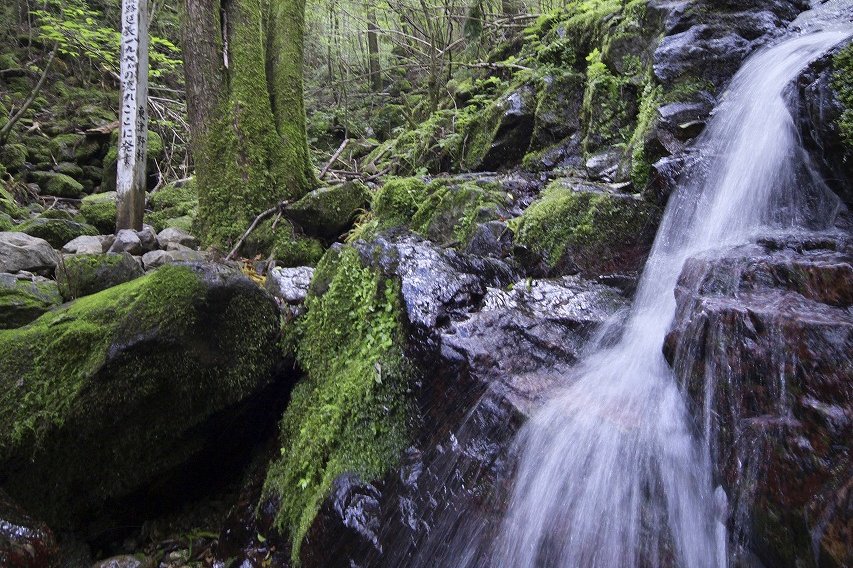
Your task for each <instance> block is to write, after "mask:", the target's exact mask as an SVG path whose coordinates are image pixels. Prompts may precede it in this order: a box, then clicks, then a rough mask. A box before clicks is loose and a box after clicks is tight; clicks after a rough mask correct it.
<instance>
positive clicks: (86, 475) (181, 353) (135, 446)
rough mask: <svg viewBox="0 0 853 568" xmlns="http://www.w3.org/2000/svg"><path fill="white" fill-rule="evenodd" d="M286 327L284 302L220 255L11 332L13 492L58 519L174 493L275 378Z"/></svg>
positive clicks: (7, 393) (0, 474)
mask: <svg viewBox="0 0 853 568" xmlns="http://www.w3.org/2000/svg"><path fill="white" fill-rule="evenodd" d="M278 334H279V316H278V310H277V308H276V305H275V302H274V300H273V299H272V298H271V297H270V296H269V295H268V294H267V293H266V292H264V291H263V290H262V289H261V288H259V287H258V286H256V285H255V284H253V283H252V282H250V281H249V280H248V279H246V278H245V277H243V276H242V275H240V274H239V273H236V272H234V271H232V270H230V269H226V268H224V267H220V266H217V265H194V266H166V267H163V268H161V269H159V270H157V271H155V272H153V273H151V274H149V275H147V276H144V277H142V278H138V279H136V280H134V281H132V282H128V283H126V284H122V285H120V286H116V287H113V288H109V289H108V290H105V291H103V292H100V293H98V294H95V295H92V296H87V297H85V298H81V299H79V300H76V301H75V302H72V303H70V304H67V305H65V306H63V307H61V308H58V309H57V310H55V311H52V312H50V313H47V314H45V315H44V316H42V317H41V318H39V319H38V320H36V321H34V322H33V323H31V324H30V325H27V326H25V327H23V328H19V329H16V330H7V331H0V386H2V388H0V480H2V482H3V485H4V488H5V489H6V490H7V491H8V492H9V493H10V494H11V495H12V496H13V497H14V498H15V499H16V500H18V501H19V502H20V503H21V504H22V505H23V506H24V507H26V508H27V510H30V511H33V512H34V513H35V514H38V515H39V516H41V517H42V518H44V519H45V520H47V521H48V522H49V523H51V526H53V527H56V528H59V527H69V526H71V525H75V526H76V528H80V527H81V524H80V523H81V521H85V520H86V519H88V520H91V519H93V518H95V517H96V515H97V514H98V513H99V512H101V511H102V508H103V507H108V505H107V504H108V503H111V504H112V505H111V507H112V508H115V507H116V503H120V502H121V500H122V499H124V498H127V497H129V496H131V495H134V494H137V492H139V491H144V492H145V499H146V500H153V499H157V497H158V496H160V495H162V493H164V492H166V493H168V492H169V491H170V487H168V486H164V484H162V483H158V481H162V480H164V479H166V478H168V479H171V480H172V481H176V482H177V481H178V480H176V479H175V477H174V476H178V477H179V478H180V477H181V475H183V476H184V477H187V476H193V475H197V473H194V472H192V471H191V470H190V469H188V468H187V464H190V463H192V460H193V459H194V457H196V456H198V455H199V454H200V453H202V452H203V451H204V449H205V446H206V445H210V444H216V443H218V440H219V438H220V437H221V436H222V435H223V433H224V431H225V430H227V429H228V428H230V427H231V426H230V425H228V426H226V425H224V424H222V421H219V422H217V421H216V420H214V418H215V416H216V413H219V412H223V411H225V410H226V409H229V408H233V407H234V405H237V404H239V403H241V402H242V401H245V400H246V398H247V397H249V396H250V395H252V394H253V393H257V392H258V390H259V389H261V388H264V387H265V386H266V385H268V384H269V382H270V380H271V376H272V370H273V367H274V365H275V364H276V362H277V359H278V356H277V354H276V353H277V338H278ZM226 422H227V421H226ZM211 467H218V466H216V465H214V466H211ZM181 472H184V473H183V474H182V473H181ZM184 481H186V479H185V480H184ZM167 485H168V484H167Z"/></svg>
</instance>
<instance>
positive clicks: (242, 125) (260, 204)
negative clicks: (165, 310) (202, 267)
mask: <svg viewBox="0 0 853 568" xmlns="http://www.w3.org/2000/svg"><path fill="white" fill-rule="evenodd" d="M186 5H187V10H186V16H187V22H186V25H185V30H186V32H185V44H187V47H186V48H185V53H184V57H185V72H186V83H187V103H188V107H189V109H190V122H191V130H192V135H193V150H194V157H195V164H196V183H197V187H198V194H199V210H198V217H197V225H198V229H199V233H200V236H201V238H202V240H203V241H204V242H206V243H208V244H212V245H214V246H217V247H220V248H223V249H224V250H227V249H226V248H225V247H229V248H230V246H231V245H232V244H233V242H234V241H236V240H237V239H238V238H239V236H240V235H241V234H242V233H243V232H244V231H245V229H246V227H247V226H248V225H249V223H250V222H251V221H252V219H254V218H255V217H256V216H257V215H258V213H260V212H262V211H264V210H266V209H268V208H270V207H271V206H273V205H275V204H276V203H278V202H280V201H282V200H284V199H293V198H297V197H300V196H302V195H304V194H305V193H307V192H308V191H310V190H311V189H312V188H313V187H314V186H315V185H316V176H315V173H314V171H313V167H312V165H311V162H310V158H309V154H308V143H307V135H306V132H305V107H304V103H303V93H302V49H303V47H302V46H303V33H304V15H305V4H304V0H186ZM202 20H203V21H202ZM211 34H213V35H211Z"/></svg>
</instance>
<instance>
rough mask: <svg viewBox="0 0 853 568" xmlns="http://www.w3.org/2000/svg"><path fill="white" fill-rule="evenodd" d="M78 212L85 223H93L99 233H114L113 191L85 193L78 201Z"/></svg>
mask: <svg viewBox="0 0 853 568" xmlns="http://www.w3.org/2000/svg"><path fill="white" fill-rule="evenodd" d="M80 214H81V215H82V216H83V218H84V219H85V220H86V222H87V223H89V224H90V225H93V226H94V227H95V228H96V229H98V231H100V232H101V234H103V235H107V234H112V233H114V232H115V229H116V194H115V192H108V193H96V194H94V195H87V196H86V197H84V198H83V201H82V202H81V203H80Z"/></svg>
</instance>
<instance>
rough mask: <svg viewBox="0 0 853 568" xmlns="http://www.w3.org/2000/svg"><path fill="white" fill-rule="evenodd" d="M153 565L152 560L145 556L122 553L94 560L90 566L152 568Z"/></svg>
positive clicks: (102, 567)
mask: <svg viewBox="0 0 853 568" xmlns="http://www.w3.org/2000/svg"><path fill="white" fill-rule="evenodd" d="M154 565H155V564H154V561H153V560H152V559H151V558H148V557H147V556H146V557H145V558H142V559H140V558H136V557H135V556H129V555H123V556H113V557H112V558H107V559H106V560H101V561H100V562H96V563H95V564H93V565H92V568H154Z"/></svg>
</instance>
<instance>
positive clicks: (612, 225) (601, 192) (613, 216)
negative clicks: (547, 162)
mask: <svg viewBox="0 0 853 568" xmlns="http://www.w3.org/2000/svg"><path fill="white" fill-rule="evenodd" d="M660 214H661V213H660V209H659V208H658V207H657V206H655V205H653V204H650V203H648V202H646V201H643V200H641V199H639V198H637V197H636V196H633V195H625V194H616V193H611V192H609V191H606V190H605V189H604V188H600V187H595V186H590V185H589V184H581V183H577V182H574V181H573V180H567V179H561V180H556V181H554V182H553V183H552V184H551V185H550V186H549V187H548V188H547V189H546V190H545V191H544V192H543V194H542V196H541V197H540V198H539V199H538V200H537V201H535V202H534V203H533V204H532V205H531V206H530V207H528V208H527V209H526V210H525V211H524V213H523V214H522V215H521V217H518V218H517V219H514V220H513V221H512V222H511V223H510V227H511V228H512V229H513V231H514V232H515V237H516V243H517V244H519V245H521V246H522V247H523V249H522V251H521V254H522V257H523V256H524V251H531V252H533V253H534V254H535V255H538V256H540V257H541V258H542V259H544V261H545V263H546V267H545V272H546V273H548V274H571V273H577V272H581V273H582V274H585V275H588V276H597V275H602V274H614V273H616V274H625V273H634V272H637V271H638V270H639V269H640V268H641V267H642V264H643V262H644V260H645V257H646V255H647V254H648V251H649V250H650V248H651V244H652V241H653V239H654V235H655V231H656V229H657V224H658V222H659V220H660ZM522 260H523V261H525V262H527V261H528V260H529V259H524V258H522Z"/></svg>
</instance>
